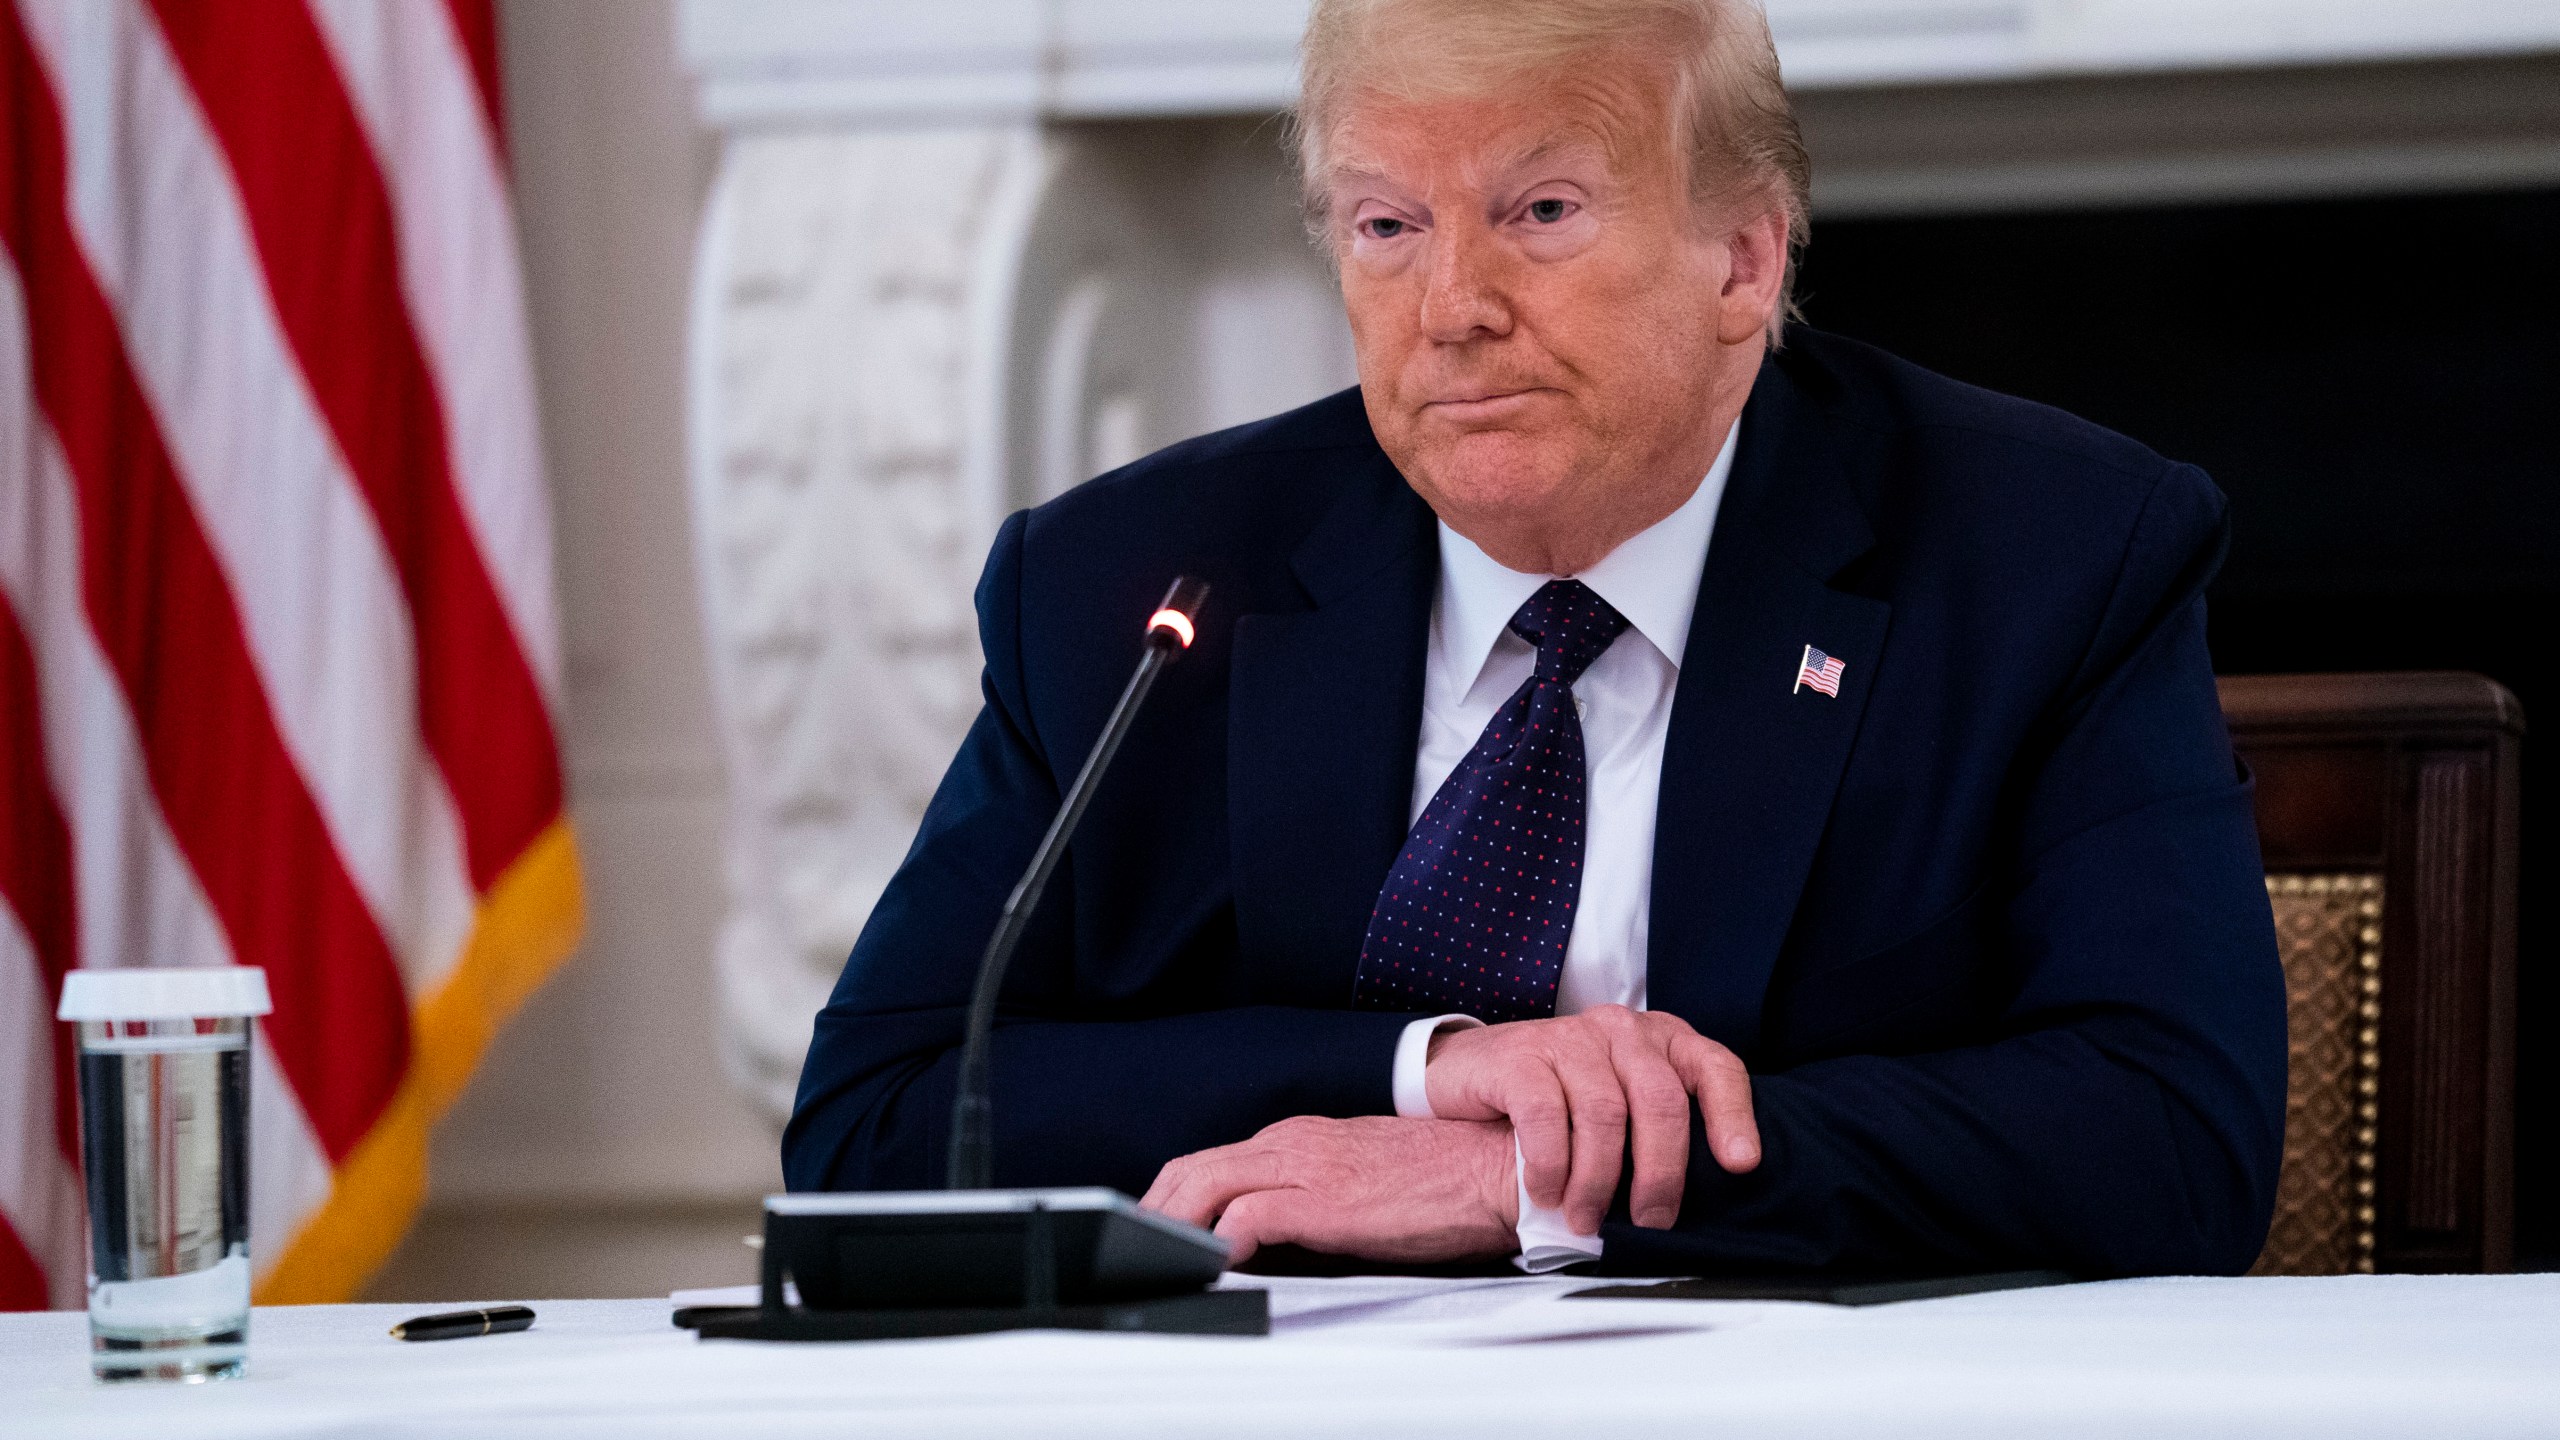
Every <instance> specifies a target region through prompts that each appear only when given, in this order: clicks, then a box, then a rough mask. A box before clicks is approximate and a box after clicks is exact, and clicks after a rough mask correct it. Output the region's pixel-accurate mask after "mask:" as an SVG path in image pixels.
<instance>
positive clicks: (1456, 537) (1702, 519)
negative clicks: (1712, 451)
mask: <svg viewBox="0 0 2560 1440" xmlns="http://www.w3.org/2000/svg"><path fill="white" fill-rule="evenodd" d="M1741 431H1742V426H1741V425H1740V424H1739V423H1737V424H1735V425H1734V426H1733V427H1732V428H1731V429H1729V430H1727V431H1726V432H1725V437H1724V448H1722V449H1720V450H1718V451H1717V452H1716V459H1715V463H1714V464H1713V465H1710V466H1708V467H1707V475H1706V478H1705V479H1704V480H1702V481H1700V482H1699V484H1698V489H1697V491H1696V493H1694V494H1692V495H1691V496H1690V497H1689V498H1688V500H1687V501H1685V502H1683V503H1682V504H1681V506H1680V508H1679V509H1677V510H1674V511H1672V512H1671V513H1670V514H1668V515H1665V516H1663V517H1662V518H1661V519H1660V520H1657V521H1655V522H1654V523H1653V524H1652V525H1650V526H1647V527H1646V528H1645V529H1643V530H1641V531H1639V532H1637V533H1636V534H1635V535H1632V536H1630V537H1628V539H1627V540H1626V541H1625V542H1624V543H1623V544H1621V545H1619V546H1618V548H1617V549H1615V550H1612V551H1610V552H1609V554H1608V555H1607V557H1606V558H1604V559H1602V560H1601V561H1600V563H1599V564H1597V565H1594V566H1592V567H1591V568H1590V569H1588V570H1585V571H1583V572H1582V574H1581V575H1580V576H1578V577H1576V578H1578V579H1580V580H1581V581H1582V583H1583V584H1585V585H1588V586H1590V587H1591V589H1592V593H1594V594H1596V595H1598V596H1599V597H1600V598H1601V599H1603V600H1606V601H1608V602H1609V603H1610V605H1612V606H1614V607H1616V609H1617V612H1618V613H1619V614H1621V615H1624V616H1626V617H1627V623H1628V624H1629V625H1631V626H1633V627H1634V629H1635V630H1636V632H1637V633H1638V634H1640V635H1642V636H1644V638H1645V639H1646V640H1647V641H1648V642H1650V643H1651V644H1652V646H1653V648H1654V649H1656V650H1659V651H1661V652H1662V656H1663V658H1664V659H1666V660H1669V661H1670V662H1671V663H1672V664H1673V665H1674V666H1675V667H1676V666H1677V665H1679V663H1680V656H1681V654H1682V653H1683V651H1685V650H1686V648H1687V647H1688V644H1689V621H1690V619H1691V617H1692V616H1693V615H1694V614H1695V612H1696V610H1697V605H1698V580H1699V577H1700V576H1701V575H1703V574H1704V573H1705V571H1706V567H1707V542H1708V540H1710V539H1711V538H1713V536H1714V534H1715V526H1716V510H1717V507H1718V506H1720V505H1722V504H1723V502H1724V486H1725V480H1726V478H1727V477H1728V476H1729V475H1731V474H1732V473H1733V451H1734V442H1735V439H1736V438H1737V437H1738V436H1739V435H1740V434H1741ZM1559 578H1562V577H1559V576H1554V575H1528V574H1523V573H1521V572H1520V571H1517V570H1507V569H1505V568H1503V566H1502V565H1501V564H1499V563H1498V562H1496V561H1495V560H1494V558H1493V557H1492V556H1490V555H1487V554H1486V553H1484V551H1482V550H1481V549H1478V548H1477V546H1476V543H1475V542H1474V541H1472V540H1470V539H1468V538H1467V537H1466V536H1464V535H1461V534H1459V533H1458V532H1457V531H1455V530H1452V529H1450V528H1449V525H1448V522H1446V521H1442V522H1441V523H1440V603H1439V606H1438V609H1437V612H1436V614H1435V615H1434V616H1433V623H1432V627H1431V644H1432V648H1433V650H1434V651H1435V652H1436V653H1434V654H1433V656H1432V657H1431V658H1432V662H1433V668H1434V669H1436V670H1439V671H1440V672H1441V673H1443V674H1448V675H1456V676H1464V677H1465V678H1466V682H1467V683H1466V685H1462V686H1460V687H1459V688H1460V689H1461V690H1464V689H1466V688H1468V686H1471V685H1472V684H1473V683H1474V681H1475V679H1476V677H1477V676H1478V675H1479V674H1481V673H1483V670H1484V667H1485V662H1486V661H1487V660H1489V659H1491V658H1492V656H1493V647H1494V642H1496V641H1498V640H1500V639H1501V638H1502V636H1503V634H1504V633H1505V631H1506V629H1507V628H1508V627H1509V625H1510V624H1511V617H1512V615H1513V614H1515V613H1516V612H1517V611H1518V610H1519V609H1520V607H1521V605H1522V604H1523V603H1525V602H1526V601H1527V600H1528V598H1529V597H1530V596H1532V595H1534V594H1536V593H1538V587H1539V586H1541V585H1544V584H1546V583H1547V582H1548V581H1550V580H1554V579H1559Z"/></svg>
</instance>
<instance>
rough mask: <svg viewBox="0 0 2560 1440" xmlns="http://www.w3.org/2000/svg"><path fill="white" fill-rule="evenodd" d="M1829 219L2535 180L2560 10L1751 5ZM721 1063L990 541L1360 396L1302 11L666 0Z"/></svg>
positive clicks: (877, 786)
mask: <svg viewBox="0 0 2560 1440" xmlns="http://www.w3.org/2000/svg"><path fill="white" fill-rule="evenodd" d="M1769 11H1770V14H1771V21H1772V28H1773V29H1774V31H1775V33H1776V35H1777V37H1778V41H1779V48H1780V52H1781V56H1782V59H1783V61H1784V64H1785V66H1786V70H1787V75H1788V78H1789V83H1790V86H1791V88H1793V89H1794V90H1795V91H1796V92H1797V94H1798V97H1799V110H1800V113H1801V114H1802V115H1803V116H1804V118H1805V123H1806V129H1807V134H1808V137H1809V140H1810V142H1811V144H1812V146H1813V149H1814V153H1815V157H1816V186H1815V196H1814V198H1815V214H1816V217H1817V220H1819V219H1820V218H1821V217H1823V216H1825V215H1845V214H1856V213H1877V212H1880V211H1882V212H1904V211H1916V210H1926V209H1931V208H1949V207H1957V208H1977V207H1998V206H2004V205H2021V204H2080V203H2107V202H2110V201H2121V200H2125V199H2130V198H2140V199H2146V200H2151V201H2160V200H2177V199H2182V198H2184V199H2208V198H2228V197H2232V196H2239V195H2276V194H2306V193H2335V192H2339V191H2347V190H2356V189H2367V190H2370V189H2390V188H2395V187H2396V188H2424V187H2429V186H2435V187H2448V186H2463V185H2479V184H2484V183H2485V184H2496V183H2513V182H2517V181H2528V182H2537V183H2550V182H2552V181H2554V180H2560V0H1769ZM678 13H679V17H680V18H679V30H680V35H679V40H680V44H681V46H682V50H683V53H684V55H685V58H686V61H687V63H688V65H689V66H690V67H691V69H692V70H693V72H694V74H695V76H696V77H697V80H698V83H699V92H698V93H699V103H700V108H701V113H702V115H703V116H704V118H705V119H706V121H707V122H708V123H709V124H710V125H712V126H713V127H714V128H716V129H717V130H719V131H720V132H721V136H722V149H721V160H720V166H719V172H718V177H717V180H716V181H715V184H714V187H713V190H712V194H711V198H710V202H709V205H708V208H707V211H706V214H705V217H704V221H703V228H702V232H701V240H700V245H699V249H698V253H697V258H696V266H695V276H694V296H693V316H692V322H691V333H690V336H689V341H688V343H689V346H690V351H691V354H690V360H689V364H690V374H691V380H690V383H689V399H688V410H689V413H688V416H687V420H688V430H689V448H690V457H689V465H690V469H691V473H692V489H693V501H694V522H695V527H696V543H697V549H698V553H699V559H700V572H701V576H702V587H703V593H702V610H703V616H704V623H705V626H706V630H707V633H708V639H709V644H710V651H711V655H712V657H713V668H714V681H715V686H716V688H717V691H718V696H719V701H720V707H721V717H722V729H723V738H724V743H725V746H726V749H727V754H728V764H729V772H730V781H731V796H732V802H731V803H732V812H731V823H730V835H729V847H728V857H729V867H728V868H729V875H728V882H729V883H728V888H729V894H730V902H731V909H730V914H729V918H728V921H727V923H726V925H725V927H724V930H723V932H722V935H721V939H720V943H719V955H718V967H719V973H720V978H721V994H722V1014H721V1016H720V1017H719V1023H720V1026H721V1032H722V1036H723V1042H724V1053H725V1055H726V1056H727V1058H728V1060H729V1062H730V1068H731V1072H732V1074H733V1076H734V1077H735V1078H736V1079H737V1080H738V1081H739V1083H740V1084H741V1085H742V1086H744V1087H745V1088H746V1089H747V1090H748V1092H749V1093H750V1094H751V1095H753V1096H754V1097H755V1098H756V1099H757V1100H758V1101H759V1102H760V1104H761V1105H762V1106H763V1107H764V1108H765V1109H766V1110H767V1111H768V1113H770V1114H772V1115H774V1116H776V1117H779V1116H781V1115H782V1114H785V1113H787V1111H788V1108H789V1102H790V1096H791V1091H792V1087H793V1085H794V1083H795V1081H796V1078H797V1075H798V1072H799V1063H800V1058H801V1054H802V1052H803V1051H804V1050H805V1048H806V1045H807V1037H808V1032H809V1021H810V1017H811V1015H812V1014H813V1013H814V1012H815V1011H816V1009H817V1007H818V1006H819V1004H820V1003H822V1001H823V999H824V996H825V994H826V991H827V988H828V986H829V985H830V984H831V983H832V982H833V980H834V978H835V975H836V972H837V971H838V969H839V968H840V967H841V965H842V963H843V960H844V956H845V953H846V951H847V949H848V948H849V947H850V946H851V944H852V941H853V938H854V936H855V934H856V932H857V931H858V930H859V928H860V926H861V923H862V920H863V918H864V917H865V915H867V913H868V912H869V910H870V907H871V904H872V902H873V901H874V900H875V899H876V897H877V896H878V894H879V891H880V887H881V885H882V883H883V882H884V881H885V880H886V879H887V877H888V875H889V873H890V871H891V869H892V868H893V867H894V866H895V865H896V863H897V861H898V859H899V857H900V855H901V854H902V853H903V851H904V849H905V846H906V844H907V841H908V839H909V837H910V836H911V835H912V833H913V831H914V827H915V824H916V821H917V819H918V817H919V816H920V815H921V813H922V810H923V807H924V804H925V801H926V799H927V798H928V796H929V795H930V793H931V791H932V787H933V785H934V783H935V781H936V780H937V778H938V777H939V775H940V773H941V771H942V768H943V766H944V764H945V763H946V762H947V761H948V758H949V756H950V754H951V751H952V749H953V748H954V747H955V746H956V745H957V743H958V741H959V739H960V736H961V734H962V732H963V731H964V730H965V729H966V727H967V725H968V723H969V720H970V717H971V715H972V713H973V712H974V710H975V707H976V703H977V697H976V675H977V668H978V657H977V650H976V641H975V635H974V631H973V628H972V615H971V607H970V603H969V596H970V589H971V586H972V584H973V582H974V580H975V577H976V574H977V570H978V566H979V563H980V560H981V558H982V557H983V554H984V550H985V547H986V544H987V542H988V540H989V539H990V538H991V536H992V534H993V531H994V527H995V525H996V523H997V521H998V520H1000V519H1001V518H1002V516H1003V515H1004V514H1005V513H1006V512H1008V511H1010V510H1012V509H1014V508H1017V507H1019V506H1022V505H1025V504H1030V503H1035V502H1036V501H1038V500H1040V499H1042V498H1045V497H1046V496H1048V495H1050V494H1054V493H1056V492H1057V491H1058V490H1061V489H1063V488H1065V487H1066V486H1068V485H1071V484H1074V483H1076V482H1077V481H1080V480H1082V479H1084V478H1085V477H1087V476H1089V475H1092V474H1094V473H1097V472H1098V471H1101V470H1104V469H1108V468H1110V467H1111V466H1113V465H1116V464H1118V463H1120V462H1121V461H1124V460H1126V459H1130V458H1134V457H1135V456H1137V455H1139V454H1143V453H1145V452H1146V451H1147V450H1150V449H1153V448H1155V447H1156V446H1159V445H1162V444H1165V443H1168V442H1170V441H1172V440H1175V439H1178V438H1180V437H1182V436H1184V435H1187V434H1193V433H1197V432H1199V431H1202V430H1207V429H1213V428H1217V427H1219V426H1223V425H1228V424H1234V423H1238V422H1240V421H1243V420H1246V419H1250V418H1253V417H1255V416H1258V415H1262V414H1267V413H1271V412H1273V411H1276V410H1279V409H1283V408H1286V407H1288V406H1290V405H1293V404H1296V403H1299V402H1301V401H1303V400H1306V399H1311V398H1313V397H1315V396H1316V395H1319V394H1322V393H1324V392H1326V391H1328V390H1331V389H1334V388H1337V387H1338V386H1340V385H1343V384H1347V383H1349V380H1350V376H1351V362H1350V353H1349V344H1348V338H1347V334H1346V332H1345V330H1344V327H1343V325H1342V322H1341V319H1340V316H1339V313H1338V309H1337V308H1336V307H1337V301H1336V299H1335V296H1334V293H1333V289H1332V283H1331V280H1330V278H1329V276H1328V275H1327V273H1326V272H1325V270H1324V268H1323V266H1322V265H1321V264H1320V263H1319V262H1318V261H1317V259H1316V257H1315V256H1314V254H1313V253H1312V251H1311V250H1310V249H1309V248H1308V247H1307V246H1306V244H1305V242H1304V239H1303V236H1302V235H1301V234H1300V232H1299V229H1298V223H1297V220H1296V217H1295V213H1294V203H1293V193H1292V186H1291V183H1290V181H1289V177H1288V175H1287V173H1286V165H1285V161H1284V158H1283V156H1282V155H1281V152H1280V149H1279V146H1278V141H1277V135H1276V130H1275V127H1273V126H1271V125H1270V124H1268V123H1267V122H1268V120H1269V118H1270V117H1271V116H1272V115H1274V114H1275V113H1277V112H1278V111H1279V110H1281V109H1282V108H1283V107H1285V106H1286V105H1287V104H1288V102H1289V100H1290V98H1291V95H1292V92H1293V89H1294V84H1295V47H1296V43H1297V37H1298V32H1299V30H1300V27H1301V26H1302V25H1303V23H1304V19H1305V13H1306V6H1305V3H1304V0H946V3H936V4H931V5H927V4H922V3H917V0H682V3H681V7H680V9H679V12H678Z"/></svg>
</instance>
